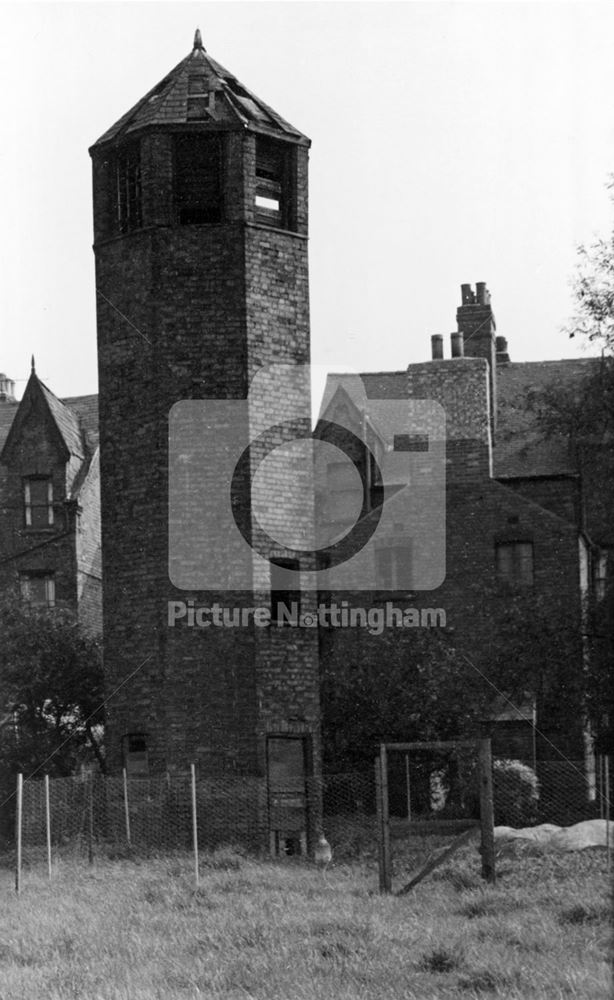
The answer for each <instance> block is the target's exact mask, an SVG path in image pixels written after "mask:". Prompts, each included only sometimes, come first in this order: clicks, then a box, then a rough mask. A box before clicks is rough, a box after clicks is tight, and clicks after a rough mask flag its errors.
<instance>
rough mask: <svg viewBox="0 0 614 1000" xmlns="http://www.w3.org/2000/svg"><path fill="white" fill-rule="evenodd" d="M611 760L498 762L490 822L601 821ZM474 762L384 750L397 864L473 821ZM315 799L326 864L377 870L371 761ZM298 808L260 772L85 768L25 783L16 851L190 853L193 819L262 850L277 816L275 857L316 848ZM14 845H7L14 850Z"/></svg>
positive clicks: (204, 845)
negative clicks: (282, 843)
mask: <svg viewBox="0 0 614 1000" xmlns="http://www.w3.org/2000/svg"><path fill="white" fill-rule="evenodd" d="M609 763H610V762H609V760H608V759H607V758H597V760H596V763H595V765H594V766H591V767H587V764H586V761H543V762H540V763H539V764H538V766H537V770H536V772H533V771H532V770H531V769H530V768H528V767H526V766H525V765H522V764H521V763H520V762H518V761H499V760H495V761H494V762H493V793H494V822H495V825H496V826H511V827H515V828H518V827H522V826H531V825H535V824H541V823H554V824H557V825H559V826H567V825H571V824H573V823H577V822H579V821H581V820H585V819H594V818H602V819H603V818H605V819H609ZM474 765H475V754H474V755H473V759H472V758H471V755H469V756H467V755H465V756H464V757H463V756H462V755H461V757H460V758H459V756H458V755H457V759H456V760H455V761H454V760H452V756H451V755H450V754H448V755H446V754H441V753H439V754H432V753H431V754H430V755H429V754H428V753H422V754H420V753H411V754H402V753H400V754H396V755H394V754H391V755H390V757H389V768H388V794H389V811H390V828H391V831H392V837H393V840H394V853H395V856H396V857H397V858H399V859H402V862H401V863H402V865H403V866H404V867H405V869H408V870H409V869H411V868H412V867H416V866H419V865H420V864H421V863H422V862H423V861H424V860H425V859H426V858H427V857H428V856H429V854H432V852H433V851H434V850H437V849H438V848H439V847H441V846H442V845H445V843H447V842H448V841H449V840H451V839H452V838H453V837H454V836H456V835H458V833H459V832H462V830H463V829H467V828H469V827H470V826H471V825H476V823H477V822H478V821H479V815H480V805H479V789H478V788H477V785H476V773H477V772H476V769H475V766H474ZM320 804H321V809H322V825H323V829H324V831H325V833H326V836H327V838H328V840H329V842H330V844H331V846H332V848H333V857H334V861H335V863H338V864H343V863H357V862H358V863H361V864H364V865H367V866H371V867H372V868H373V870H376V867H377V863H378V845H379V838H380V832H381V831H380V827H379V825H378V816H377V801H376V782H375V771H374V768H373V766H369V767H364V768H361V769H360V770H356V771H352V772H345V773H338V774H329V775H327V776H325V777H324V778H321V779H314V778H312V779H309V780H308V782H307V788H306V795H305V808H306V812H307V814H309V812H310V810H311V811H312V812H313V811H314V810H315V809H316V808H317V809H319V808H320ZM13 806H14V803H13ZM305 808H303V809H301V808H298V809H297V804H296V802H295V801H294V800H293V799H288V800H287V801H286V800H283V799H281V800H275V803H274V804H272V801H271V798H270V795H269V790H268V788H267V782H266V779H265V778H264V777H258V776H231V775H228V776H224V777H198V778H197V779H196V780H195V781H193V779H192V777H191V774H190V772H182V773H173V774H172V775H171V774H169V773H165V774H159V775H150V776H148V777H132V778H129V777H127V776H126V774H125V773H124V774H120V775H112V776H103V775H102V774H97V773H84V774H81V775H75V776H71V777H65V778H53V779H45V780H27V781H25V782H23V797H22V802H21V858H22V863H23V865H24V868H26V869H27V867H28V866H29V865H35V864H37V865H40V864H46V863H47V864H48V862H49V856H50V855H51V857H52V858H57V857H59V856H61V855H62V854H63V853H70V854H72V855H77V856H79V857H82V858H83V859H84V861H85V862H86V861H87V859H88V858H89V860H93V858H95V857H96V856H101V855H105V856H106V857H110V858H113V857H123V856H134V855H141V856H147V855H149V854H152V853H157V852H171V851H190V850H192V849H193V846H194V821H196V830H197V845H198V847H199V848H200V849H201V850H205V851H206V850H209V849H214V848H216V847H219V846H221V845H234V846H241V848H243V849H247V850H251V851H254V852H260V853H263V852H266V853H268V852H269V851H272V848H273V841H272V840H271V832H272V831H271V825H272V823H274V824H275V826H276V827H277V828H279V829H283V830H285V831H286V834H287V841H286V843H287V844H288V845H290V846H288V847H287V848H284V850H282V851H280V852H279V853H284V852H285V853H297V854H303V853H305V848H306V847H311V846H313V844H312V843H308V841H307V840H306V839H305V840H304V841H299V839H298V836H299V834H298V831H299V828H300V827H301V826H303V827H304V826H305V823H306V821H305ZM307 825H308V821H307ZM294 830H295V831H297V834H296V835H297V839H296V841H294V840H293V839H292V835H291V832H292V831H294ZM288 831H290V833H288ZM311 839H313V828H312V830H311ZM292 845H294V846H292ZM278 846H279V845H278ZM15 848H16V845H14V846H13V850H12V851H11V852H9V853H11V854H12V855H13V856H14V851H15ZM5 860H6V859H5Z"/></svg>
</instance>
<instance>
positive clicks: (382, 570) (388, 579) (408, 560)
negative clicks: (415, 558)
mask: <svg viewBox="0 0 614 1000" xmlns="http://www.w3.org/2000/svg"><path fill="white" fill-rule="evenodd" d="M375 581H376V587H377V589H378V590H412V588H413V579H412V550H411V545H409V544H405V545H394V546H387V547H386V548H378V549H376V550H375Z"/></svg>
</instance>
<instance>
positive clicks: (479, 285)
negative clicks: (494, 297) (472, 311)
mask: <svg viewBox="0 0 614 1000" xmlns="http://www.w3.org/2000/svg"><path fill="white" fill-rule="evenodd" d="M475 297H476V300H477V303H478V305H480V306H487V305H488V304H489V303H490V295H489V293H488V289H487V288H486V282H485V281H477V282H476V285H475Z"/></svg>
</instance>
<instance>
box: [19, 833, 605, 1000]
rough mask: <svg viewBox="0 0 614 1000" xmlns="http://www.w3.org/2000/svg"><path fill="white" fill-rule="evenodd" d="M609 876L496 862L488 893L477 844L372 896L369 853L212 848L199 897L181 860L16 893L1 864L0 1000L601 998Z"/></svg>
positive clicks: (120, 862) (32, 871)
mask: <svg viewBox="0 0 614 1000" xmlns="http://www.w3.org/2000/svg"><path fill="white" fill-rule="evenodd" d="M418 853H420V852H419V851H418ZM414 862H415V856H414V855H411V852H410V853H409V854H408V855H407V857H405V858H403V856H401V857H398V858H397V879H396V882H397V884H398V885H401V884H402V879H403V875H404V872H405V870H406V869H407V870H409V869H411V868H412V867H413V866H414ZM604 870H605V862H604V857H603V852H600V851H598V850H597V851H593V850H590V851H585V852H582V853H579V854H569V855H558V856H549V857H542V858H538V857H530V858H524V857H523V858H520V859H515V860H510V859H507V860H506V861H505V864H504V865H503V864H502V865H501V866H500V874H499V879H498V883H497V885H496V886H495V887H486V886H484V884H483V883H481V882H480V880H479V877H478V876H479V859H478V858H477V856H476V852H475V848H474V849H473V851H466V852H465V853H464V854H462V855H461V856H460V857H458V856H457V857H455V858H454V859H453V860H452V862H450V864H449V865H448V866H446V867H442V868H441V869H439V870H438V872H437V873H436V874H437V878H435V877H434V876H431V877H430V878H429V879H427V880H425V881H424V882H423V883H422V884H420V885H419V886H418V887H417V888H416V889H415V890H414V892H413V893H410V894H409V895H407V896H403V897H382V896H380V895H379V894H378V893H377V873H376V869H375V868H374V866H373V865H372V864H371V863H369V864H366V863H364V862H363V863H358V862H356V863H355V864H353V865H350V864H335V865H333V866H332V867H331V868H330V869H329V870H328V871H327V872H321V871H319V870H316V869H315V868H313V867H312V866H310V865H309V864H308V863H306V862H305V863H301V862H292V861H285V862H279V863H275V862H271V861H264V860H262V861H257V860H255V859H251V858H249V857H246V856H244V855H243V854H241V853H239V852H234V851H231V850H218V851H216V852H213V853H212V854H209V855H206V856H204V857H203V858H202V863H201V885H200V889H199V890H198V891H197V892H195V891H194V885H193V871H192V863H191V859H190V858H189V857H187V856H181V855H177V856H172V857H168V858H159V859H148V860H143V859H138V858H133V859H117V860H114V861H109V860H101V859H97V860H95V863H94V865H93V866H92V867H87V864H86V862H84V861H83V860H63V861H58V862H57V864H56V866H55V870H54V873H53V879H52V881H51V882H49V881H48V880H47V879H46V877H45V872H44V869H43V868H42V867H40V866H38V865H35V866H32V867H31V868H26V870H25V871H24V878H23V890H22V894H21V896H20V897H19V898H17V897H15V895H14V892H13V884H12V876H11V873H10V871H8V870H6V869H4V870H0V892H1V893H2V902H3V905H2V908H1V909H0V1000H26V998H27V1000H43V998H44V1000H86V998H87V1000H179V998H181V1000H186V998H199V997H206V998H208V1000H222V998H223V1000H239V998H241V1000H249V998H252V1000H333V998H334V1000H350V998H351V1000H414V998H415V1000H449V998H458V997H462V998H465V997H466V998H467V1000H479V998H486V1000H493V998H494V1000H496V998H505V1000H567V998H571V1000H573V998H577V1000H587V998H588V997H590V998H591V1000H605V998H606V997H607V998H608V1000H609V997H610V996H611V983H610V974H609V958H610V953H611V938H610V935H611V925H610V920H609V900H608V887H607V882H606V878H605V875H604Z"/></svg>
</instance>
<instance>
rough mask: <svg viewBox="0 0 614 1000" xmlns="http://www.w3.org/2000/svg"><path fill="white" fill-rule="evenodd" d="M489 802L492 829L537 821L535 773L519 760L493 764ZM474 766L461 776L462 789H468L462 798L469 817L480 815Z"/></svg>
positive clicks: (477, 777)
mask: <svg viewBox="0 0 614 1000" xmlns="http://www.w3.org/2000/svg"><path fill="white" fill-rule="evenodd" d="M492 771H493V799H494V806H495V825H496V826H513V827H517V828H518V827H523V826H530V825H531V824H532V823H535V822H536V820H537V810H538V805H539V783H538V780H537V775H536V774H535V771H534V770H533V769H532V768H530V767H529V766H528V765H527V764H523V763H522V761H520V760H494V761H493V766H492ZM478 782H479V774H478V768H477V765H472V766H471V769H470V771H469V773H466V774H465V788H466V787H469V788H471V792H470V793H469V794H467V793H465V794H464V795H463V801H464V804H465V808H466V809H467V810H468V813H469V815H471V816H475V818H476V819H477V817H478V816H479V815H480V789H479V784H478Z"/></svg>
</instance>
